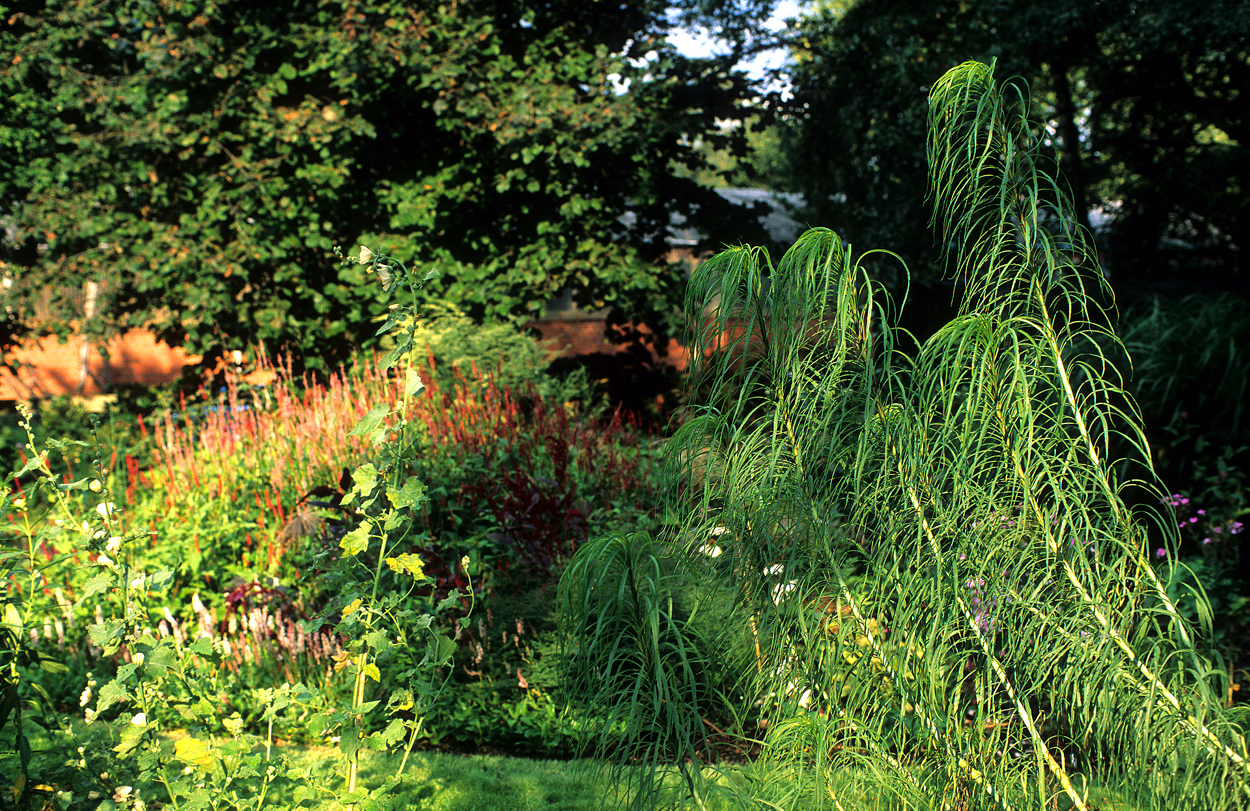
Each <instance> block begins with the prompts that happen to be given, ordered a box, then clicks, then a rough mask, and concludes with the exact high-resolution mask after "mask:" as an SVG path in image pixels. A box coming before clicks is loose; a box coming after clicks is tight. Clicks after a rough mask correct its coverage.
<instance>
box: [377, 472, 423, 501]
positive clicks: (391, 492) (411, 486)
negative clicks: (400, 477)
mask: <svg viewBox="0 0 1250 811" xmlns="http://www.w3.org/2000/svg"><path fill="white" fill-rule="evenodd" d="M386 495H387V498H389V499H390V500H391V503H392V504H394V505H395V506H396V507H397V508H402V507H415V506H417V505H418V504H420V503H421V502H422V501H424V500H425V485H423V484H422V483H421V480H420V479H418V478H417V477H416V476H409V477H408V478H407V479H405V480H404V486H403V487H401V488H399V489H394V488H387V491H386Z"/></svg>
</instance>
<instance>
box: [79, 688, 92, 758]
mask: <svg viewBox="0 0 1250 811" xmlns="http://www.w3.org/2000/svg"><path fill="white" fill-rule="evenodd" d="M90 703H91V685H87V686H86V687H84V688H83V691H82V695H80V696H79V697H78V706H80V707H85V706H87V705H88V704H90ZM80 754H81V753H80Z"/></svg>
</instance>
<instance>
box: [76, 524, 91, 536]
mask: <svg viewBox="0 0 1250 811" xmlns="http://www.w3.org/2000/svg"><path fill="white" fill-rule="evenodd" d="M79 529H80V530H81V531H82V534H83V535H90V534H91V525H90V524H88V523H87V522H86V521H83V522H82V526H81V527H79Z"/></svg>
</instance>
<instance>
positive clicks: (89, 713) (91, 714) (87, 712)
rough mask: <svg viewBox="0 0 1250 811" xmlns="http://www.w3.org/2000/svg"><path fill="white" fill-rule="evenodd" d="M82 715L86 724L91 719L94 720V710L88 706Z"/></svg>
mask: <svg viewBox="0 0 1250 811" xmlns="http://www.w3.org/2000/svg"><path fill="white" fill-rule="evenodd" d="M82 717H83V719H84V720H85V721H86V722H87V723H88V724H90V723H91V722H92V721H94V720H95V710H93V709H91V708H90V707H88V708H87V709H85V710H83V713H82Z"/></svg>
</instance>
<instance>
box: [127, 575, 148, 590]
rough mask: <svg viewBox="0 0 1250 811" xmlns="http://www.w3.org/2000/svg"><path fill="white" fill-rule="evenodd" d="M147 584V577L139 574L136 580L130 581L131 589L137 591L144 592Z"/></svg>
mask: <svg viewBox="0 0 1250 811" xmlns="http://www.w3.org/2000/svg"><path fill="white" fill-rule="evenodd" d="M146 582H147V577H146V576H145V575H143V574H139V575H136V576H135V579H134V580H131V581H130V587H131V588H132V589H135V590H136V591H142V590H143V585H144V583H146Z"/></svg>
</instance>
